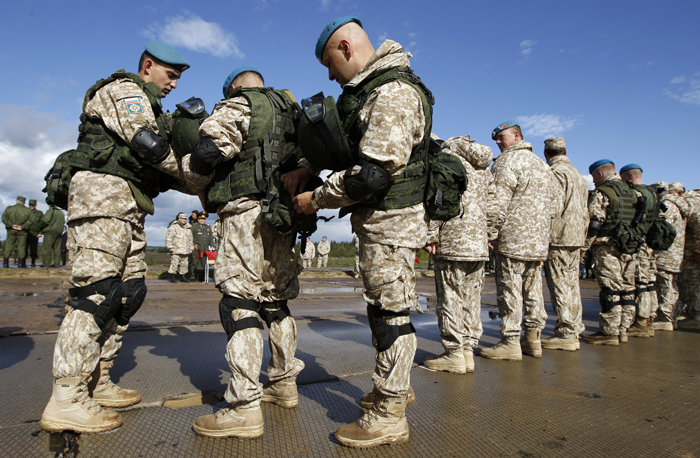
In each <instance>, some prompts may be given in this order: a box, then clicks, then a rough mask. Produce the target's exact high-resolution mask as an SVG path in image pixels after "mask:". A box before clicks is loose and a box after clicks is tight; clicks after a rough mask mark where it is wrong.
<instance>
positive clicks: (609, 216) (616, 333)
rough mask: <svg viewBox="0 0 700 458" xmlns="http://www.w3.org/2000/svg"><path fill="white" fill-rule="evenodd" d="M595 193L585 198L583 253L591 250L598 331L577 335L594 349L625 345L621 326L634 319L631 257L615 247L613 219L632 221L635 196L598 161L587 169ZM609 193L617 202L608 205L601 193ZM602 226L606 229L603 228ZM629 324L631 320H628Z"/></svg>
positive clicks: (612, 166) (610, 167)
mask: <svg viewBox="0 0 700 458" xmlns="http://www.w3.org/2000/svg"><path fill="white" fill-rule="evenodd" d="M589 172H590V174H591V175H592V176H593V182H594V183H595V185H596V191H594V192H593V193H591V195H590V196H589V198H588V215H589V218H590V223H589V226H588V231H587V237H586V244H585V245H584V250H587V249H588V248H591V254H592V256H593V261H594V263H595V264H594V266H593V272H594V273H595V278H596V280H597V281H598V285H599V286H600V288H601V293H600V304H601V308H602V311H601V312H600V314H599V315H598V322H599V329H598V331H597V332H596V333H594V334H587V335H581V339H582V340H583V341H584V342H587V343H590V344H595V345H620V342H626V341H627V335H626V330H627V328H628V327H629V324H631V323H630V322H623V318H622V315H623V310H625V311H626V316H631V317H634V314H635V308H636V302H635V283H634V274H635V270H636V267H635V259H636V255H635V254H634V253H623V252H622V251H621V249H620V248H619V247H618V246H617V240H616V236H615V235H613V233H614V232H616V230H615V228H614V227H611V228H610V229H608V226H612V225H613V222H614V224H618V223H617V221H614V218H615V217H614V215H616V214H619V215H621V216H620V217H619V219H620V221H621V222H624V223H626V224H628V225H629V224H631V222H632V219H633V218H634V214H635V209H636V202H637V194H636V193H635V192H634V191H633V190H632V188H630V186H628V185H627V184H626V183H624V182H623V181H622V179H621V178H620V175H618V174H617V173H615V164H614V163H613V162H612V161H611V160H609V159H601V160H599V161H596V162H594V163H593V164H591V166H590V167H589ZM602 188H604V189H605V190H610V189H612V190H613V191H614V193H609V194H610V195H613V194H614V195H616V196H618V197H617V199H616V200H617V201H611V198H610V197H609V194H606V192H604V190H603V189H602ZM606 222H607V223H608V225H606ZM630 321H631V320H630Z"/></svg>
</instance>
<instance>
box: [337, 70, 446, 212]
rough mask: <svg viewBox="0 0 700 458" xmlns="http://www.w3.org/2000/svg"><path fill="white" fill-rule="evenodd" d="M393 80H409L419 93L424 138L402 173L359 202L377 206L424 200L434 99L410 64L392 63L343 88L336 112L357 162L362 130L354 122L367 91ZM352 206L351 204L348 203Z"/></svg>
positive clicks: (400, 205) (386, 207)
mask: <svg viewBox="0 0 700 458" xmlns="http://www.w3.org/2000/svg"><path fill="white" fill-rule="evenodd" d="M392 81H401V82H403V83H406V84H408V85H409V86H411V87H412V88H413V89H415V90H416V92H417V93H418V94H419V95H420V98H421V102H422V105H423V114H424V116H425V131H424V132H423V140H422V141H421V142H420V143H419V144H418V145H416V146H415V147H414V148H413V150H412V151H411V157H410V158H409V160H408V164H407V165H406V167H405V168H404V171H403V172H402V173H401V175H400V176H399V177H398V178H397V179H396V180H395V181H393V182H392V183H391V185H390V186H389V188H388V189H387V191H385V193H384V194H383V195H382V196H378V197H376V198H372V199H371V200H370V201H368V202H363V203H362V204H360V205H362V206H366V205H369V206H371V207H373V208H377V209H379V210H390V209H396V208H406V207H411V206H413V205H416V204H419V203H421V202H423V196H424V194H425V183H426V169H427V157H428V148H429V146H430V132H431V129H432V125H433V104H434V103H435V99H434V98H433V94H432V93H431V92H430V90H429V89H428V88H427V87H426V86H425V84H423V82H422V81H421V79H420V78H419V77H418V76H416V75H415V74H414V73H413V71H412V70H411V68H410V67H395V68H392V69H390V70H387V71H386V72H384V73H382V74H380V75H378V76H375V77H374V78H372V79H368V80H366V81H364V82H362V83H361V84H360V85H359V86H353V87H349V86H346V87H345V89H343V93H342V94H341V95H340V97H339V98H338V104H337V105H338V114H339V115H340V120H341V122H342V123H343V130H344V131H345V133H346V135H347V136H348V139H349V142H350V148H351V150H352V154H353V156H354V157H355V160H356V163H357V164H359V163H360V151H359V150H360V140H361V139H362V136H363V134H362V132H360V130H359V128H358V126H357V119H358V117H359V116H360V111H361V110H362V107H363V106H364V105H365V103H366V102H367V98H368V97H369V95H370V93H371V92H372V91H374V90H375V89H376V88H378V87H379V86H382V85H384V84H386V83H390V82H392ZM350 208H352V207H350Z"/></svg>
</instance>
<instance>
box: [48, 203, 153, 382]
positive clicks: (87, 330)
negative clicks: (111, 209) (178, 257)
mask: <svg viewBox="0 0 700 458" xmlns="http://www.w3.org/2000/svg"><path fill="white" fill-rule="evenodd" d="M144 217H145V214H143V215H142V217H141V221H143V218H144ZM68 224H69V227H68V231H69V238H71V239H72V240H73V241H74V242H73V243H74V247H75V250H76V252H75V257H74V259H73V266H72V271H71V277H70V283H71V285H73V286H76V287H78V286H88V285H91V284H93V283H95V282H97V281H99V280H103V279H105V278H110V277H121V279H122V281H123V282H124V281H127V280H130V279H133V278H142V277H145V275H146V269H147V266H146V262H145V251H144V250H145V248H146V234H145V232H144V231H143V225H135V224H132V223H128V222H126V221H122V220H119V219H116V218H84V219H79V220H74V221H71V222H69V223H68ZM87 299H89V300H91V301H93V302H95V303H96V304H99V303H101V302H102V301H103V300H104V299H105V296H103V295H101V294H93V295H92V296H88V298H87ZM127 328H128V325H126V326H119V325H118V324H117V323H116V321H115V320H114V319H110V320H109V321H108V322H107V324H106V325H105V327H104V329H102V330H100V328H99V327H98V326H97V324H96V323H95V319H94V318H93V316H92V314H90V313H87V312H84V311H82V310H77V309H73V308H72V307H68V311H67V313H66V316H65V318H64V319H63V322H62V323H61V329H60V331H59V332H58V337H57V338H56V346H55V347H54V356H53V375H54V377H56V378H62V377H77V376H80V375H81V374H86V373H87V374H89V373H92V371H93V370H94V369H95V367H97V364H98V362H99V361H100V360H103V361H111V360H113V359H114V358H116V356H117V354H118V353H119V351H120V350H121V345H122V337H123V336H124V332H126V329H127Z"/></svg>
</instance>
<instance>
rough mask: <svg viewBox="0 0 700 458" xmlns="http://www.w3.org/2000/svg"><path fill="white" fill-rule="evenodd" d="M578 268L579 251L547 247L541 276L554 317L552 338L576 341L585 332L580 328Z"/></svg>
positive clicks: (581, 321) (581, 307)
mask: <svg viewBox="0 0 700 458" xmlns="http://www.w3.org/2000/svg"><path fill="white" fill-rule="evenodd" d="M580 265H581V249H580V248H575V247H552V246H550V247H549V254H548V255H547V260H546V261H545V263H544V272H545V277H546V279H547V288H548V289H549V296H550V298H551V301H552V308H553V309H554V313H555V314H556V315H557V322H556V324H555V325H554V335H555V336H556V337H562V338H564V339H568V338H570V337H576V338H578V336H579V334H581V333H582V332H583V331H584V330H585V329H586V327H585V326H584V324H583V317H582V314H583V304H582V302H581V289H580V287H579V286H580V285H579V278H578V275H579V268H580Z"/></svg>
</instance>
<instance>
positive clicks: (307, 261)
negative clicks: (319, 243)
mask: <svg viewBox="0 0 700 458" xmlns="http://www.w3.org/2000/svg"><path fill="white" fill-rule="evenodd" d="M315 256H316V247H315V245H314V243H313V242H312V241H311V239H310V238H309V237H306V248H305V249H304V252H303V253H302V254H301V263H302V266H303V267H304V268H305V269H306V268H311V267H313V262H314V257H315Z"/></svg>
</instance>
